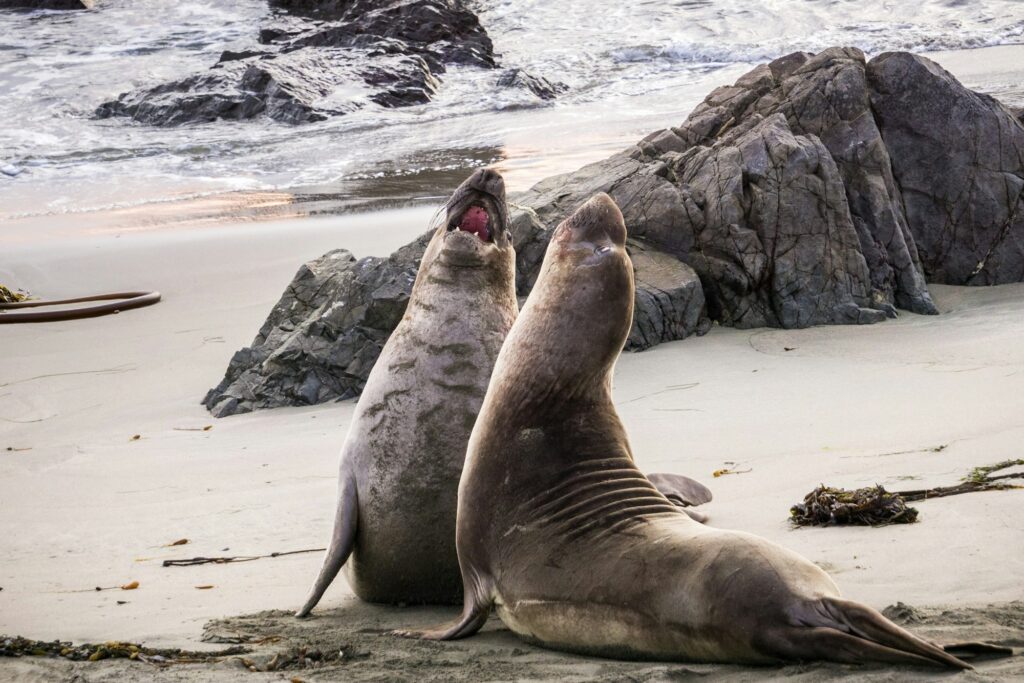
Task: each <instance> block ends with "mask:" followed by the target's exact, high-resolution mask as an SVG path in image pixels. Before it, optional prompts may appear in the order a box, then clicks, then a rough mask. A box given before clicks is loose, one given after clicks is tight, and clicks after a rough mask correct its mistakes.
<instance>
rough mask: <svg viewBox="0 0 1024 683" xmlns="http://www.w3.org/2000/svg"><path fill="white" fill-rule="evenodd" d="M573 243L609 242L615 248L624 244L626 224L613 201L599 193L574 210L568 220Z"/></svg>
mask: <svg viewBox="0 0 1024 683" xmlns="http://www.w3.org/2000/svg"><path fill="white" fill-rule="evenodd" d="M570 222H571V224H572V240H573V241H574V242H583V241H586V242H594V243H597V242H601V241H604V240H608V241H610V242H611V243H612V244H615V245H617V246H620V247H621V246H623V245H625V244H626V222H625V221H624V220H623V218H622V212H621V211H619V207H618V205H617V204H616V203H615V201H614V200H613V199H612V198H611V197H609V196H608V195H607V194H605V193H604V192H599V193H598V194H595V195H594V196H593V197H591V198H590V199H588V200H587V201H586V203H585V204H583V206H581V207H580V208H578V209H576V213H574V214H573V215H572V217H571V218H570Z"/></svg>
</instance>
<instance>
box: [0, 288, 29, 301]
mask: <svg viewBox="0 0 1024 683" xmlns="http://www.w3.org/2000/svg"><path fill="white" fill-rule="evenodd" d="M27 298H28V295H27V294H25V293H24V292H22V291H20V290H19V291H16V292H12V291H11V290H10V289H9V288H7V287H4V286H3V285H0V304H16V303H18V302H19V301H24V300H25V299H27Z"/></svg>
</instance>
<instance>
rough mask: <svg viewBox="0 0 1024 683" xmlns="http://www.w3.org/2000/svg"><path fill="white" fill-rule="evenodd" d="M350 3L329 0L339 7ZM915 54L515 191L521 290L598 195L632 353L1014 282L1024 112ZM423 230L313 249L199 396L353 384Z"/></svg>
mask: <svg viewBox="0 0 1024 683" xmlns="http://www.w3.org/2000/svg"><path fill="white" fill-rule="evenodd" d="M342 4H344V3H339V6H340V5H342ZM1019 113H1020V112H1011V111H1010V110H1009V109H1007V108H1005V107H1004V106H1003V105H1001V104H1000V103H998V102H997V101H995V100H994V99H992V98H990V97H987V96H985V95H980V94H978V93H974V92H971V91H969V90H967V89H966V88H964V87H963V86H962V85H960V83H958V82H957V81H956V79H954V78H953V77H952V76H951V75H949V74H948V73H947V72H945V71H944V70H942V69H941V68H940V67H938V65H936V64H934V63H933V62H931V61H929V60H927V59H926V58H924V57H920V56H916V55H911V54H909V53H887V54H883V55H880V56H878V57H876V58H875V59H873V60H871V62H868V63H865V59H864V55H863V54H862V53H861V52H860V51H859V50H856V49H854V48H831V49H829V50H825V51H823V52H821V53H819V54H817V55H811V54H808V53H794V54H791V55H787V56H785V57H782V58H780V59H777V60H775V61H773V62H771V63H769V64H763V65H761V66H759V67H757V68H755V69H753V70H752V71H751V72H749V73H748V74H746V75H744V76H742V77H741V78H740V79H739V80H737V81H736V83H735V84H733V85H731V86H725V87H722V88H718V89H716V90H715V91H713V92H712V93H711V94H709V95H708V96H707V98H705V100H704V102H703V103H701V104H700V105H699V106H698V107H697V108H696V109H695V110H694V111H693V112H692V113H691V114H690V116H689V117H688V118H687V119H686V121H684V122H683V123H682V124H681V125H680V126H678V127H672V128H667V129H664V130H660V131H656V132H654V133H652V134H650V135H648V136H647V137H645V138H644V139H643V140H641V141H639V142H638V143H637V144H636V145H634V146H632V147H630V148H629V149H626V150H624V151H622V152H620V153H618V154H615V155H612V156H611V157H609V158H607V159H604V160H602V161H599V162H596V163H593V164H590V165H588V166H585V167H583V168H581V169H579V170H578V171H575V172H573V173H568V174H564V175H559V176H554V177H551V178H547V179H544V180H542V181H540V182H539V183H537V184H536V185H534V186H533V187H532V188H530V189H529V190H527V191H525V192H522V193H519V194H518V195H516V196H513V197H511V198H510V199H511V201H510V202H509V204H510V207H511V209H512V211H511V214H510V223H511V229H512V233H513V237H514V243H515V248H516V290H517V294H518V295H519V297H520V299H522V298H523V297H526V296H528V295H529V292H530V290H531V289H532V287H533V284H534V283H535V282H536V278H537V274H538V270H539V267H540V264H541V261H542V260H543V257H544V251H545V249H546V248H547V243H548V240H549V238H550V234H551V230H552V229H553V228H554V227H555V226H556V225H557V224H558V223H559V222H560V221H562V220H563V219H565V218H566V217H567V216H569V215H570V214H571V213H572V212H573V211H574V210H575V209H576V208H577V207H578V206H579V205H580V204H582V203H583V202H584V201H586V200H587V199H589V198H590V197H591V196H592V195H593V194H594V193H596V192H607V193H608V194H609V195H611V197H612V198H613V199H614V200H615V201H616V203H617V204H618V205H619V207H620V208H621V209H622V213H623V216H624V218H625V221H626V226H627V229H628V231H629V240H628V242H627V248H628V250H629V252H630V254H631V256H632V258H633V264H634V269H635V276H636V284H637V292H636V301H635V309H634V321H633V327H632V330H631V332H630V335H629V338H628V340H627V343H626V348H627V349H631V350H642V349H645V348H649V347H651V346H654V345H656V344H659V343H662V342H666V341H672V340H676V339H683V338H685V337H687V336H690V335H693V334H703V333H704V332H705V331H706V330H707V329H708V327H709V326H710V324H711V321H715V322H718V323H720V324H723V325H730V326H735V327H741V328H749V327H758V326H772V327H784V328H797V327H806V326H810V325H820V324H863V323H874V322H878V321H880V320H883V319H884V318H885V317H886V316H894V315H896V311H897V309H904V310H908V311H911V312H914V313H922V314H934V313H936V310H935V307H934V304H933V303H932V300H931V296H930V295H929V293H928V287H927V284H926V278H927V280H928V281H934V282H942V283H949V284H972V285H983V284H998V283H1003V282H1019V281H1024V215H1022V213H1021V212H1020V210H1019V209H1020V203H1021V199H1022V193H1024V127H1022V125H1021V121H1020V120H1019V119H1018V118H1017V116H1016V115H1015V114H1019ZM424 244H425V242H424V240H423V238H420V239H419V240H417V241H415V242H413V243H411V244H409V245H407V246H406V247H403V248H402V249H400V250H399V251H397V252H396V253H395V254H392V256H390V257H388V258H386V259H382V258H368V259H362V260H360V261H355V259H354V258H353V257H352V256H351V255H350V254H348V252H344V251H341V250H339V251H337V252H331V254H328V255H326V256H324V257H322V258H321V259H318V260H317V261H314V262H312V263H310V264H308V265H307V266H305V267H304V268H303V269H302V270H300V271H299V274H298V275H297V276H296V280H295V281H294V282H293V283H292V285H291V286H290V287H289V290H288V291H287V292H286V293H285V295H284V296H283V297H282V299H281V301H280V302H279V303H278V305H277V306H276V307H275V308H274V310H273V311H272V313H271V315H270V317H269V318H268V320H267V322H266V323H265V324H264V327H263V329H261V331H260V334H259V335H258V336H257V338H256V340H255V342H254V343H253V345H252V346H251V347H249V348H246V349H243V350H241V351H239V352H238V353H237V354H236V355H235V357H234V358H233V359H232V361H231V365H230V366H229V368H228V371H227V376H226V377H225V379H224V381H223V382H221V384H220V385H219V386H218V387H217V388H216V389H214V390H211V392H210V393H209V394H208V395H207V397H206V401H205V402H206V405H207V406H208V407H210V409H211V411H212V412H213V413H214V414H215V415H218V416H221V415H229V414H232V413H236V412H245V411H248V410H253V409H255V408H261V407H270V406H277V405H295V404H307V403H315V402H320V401H324V400H329V399H333V398H341V397H348V396H353V395H355V394H356V393H358V391H359V390H360V389H361V387H362V383H363V382H365V379H366V376H367V374H368V373H369V370H370V367H371V366H372V364H373V362H374V360H375V359H376V357H377V354H379V352H380V349H381V347H382V346H383V344H384V341H385V340H386V338H387V335H388V334H389V333H390V331H391V330H392V329H393V328H394V326H395V325H396V324H397V322H398V320H399V319H400V317H401V315H402V311H404V306H405V302H406V301H407V300H408V294H409V291H410V288H411V285H412V281H413V277H414V275H415V272H416V267H417V264H418V259H419V257H420V256H421V255H422V250H423V247H424Z"/></svg>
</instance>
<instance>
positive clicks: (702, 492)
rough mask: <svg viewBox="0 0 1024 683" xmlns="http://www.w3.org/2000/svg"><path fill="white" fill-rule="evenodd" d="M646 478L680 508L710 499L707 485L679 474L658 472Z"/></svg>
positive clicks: (699, 503) (701, 503)
mask: <svg viewBox="0 0 1024 683" xmlns="http://www.w3.org/2000/svg"><path fill="white" fill-rule="evenodd" d="M647 479H648V480H649V481H650V482H651V483H652V484H654V488H656V489H658V490H659V491H661V493H662V495H664V496H665V497H666V498H668V499H669V500H670V501H672V502H673V503H675V504H676V505H678V506H679V507H681V508H683V507H691V506H694V505H703V504H704V503H707V502H708V501H710V500H711V490H710V489H708V487H707V486H705V485H704V484H702V483H700V482H699V481H695V480H693V479H690V478H689V477H684V476H683V475H681V474H666V473H664V472H658V473H657V474H648V475H647ZM691 516H692V515H691ZM697 521H701V520H697Z"/></svg>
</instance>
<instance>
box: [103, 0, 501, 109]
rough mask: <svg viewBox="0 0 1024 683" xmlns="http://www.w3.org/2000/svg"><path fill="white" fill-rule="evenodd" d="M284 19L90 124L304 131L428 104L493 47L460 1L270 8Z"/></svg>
mask: <svg viewBox="0 0 1024 683" xmlns="http://www.w3.org/2000/svg"><path fill="white" fill-rule="evenodd" d="M271 6H272V7H275V8H277V9H279V10H281V11H283V12H284V13H283V14H280V15H277V16H275V17H274V25H272V26H270V27H266V28H263V29H262V30H261V31H260V32H259V43H260V44H259V45H254V48H253V49H251V50H244V51H241V52H225V53H224V54H223V55H222V56H221V60H220V61H219V62H218V63H217V64H215V65H214V66H213V67H211V68H210V69H209V70H208V71H206V72H203V73H199V74H194V75H192V76H188V77H186V78H183V79H180V80H177V81H173V82H170V83H164V84H161V85H157V86H154V87H151V88H144V89H141V90H136V91H132V92H127V93H124V94H122V95H121V96H120V97H118V98H117V99H116V100H112V101H110V102H105V103H103V104H101V105H100V106H99V107H98V108H97V110H96V116H97V117H99V118H107V117H112V116H125V117H130V118H132V119H133V120H135V121H138V122H140V123H145V124H149V125H157V126H169V125H179V124H184V123H196V122H209V121H214V120H217V119H251V118H254V117H256V116H267V117H269V118H271V119H274V120H275V121H281V122H284V123H306V122H310V121H319V120H323V119H325V118H327V117H330V116H338V115H341V114H346V113H349V112H351V111H353V110H355V109H358V108H360V107H363V106H365V105H366V103H367V102H374V103H376V104H379V105H381V106H384V107H402V106H408V105H413V104H422V103H425V102H428V101H430V100H431V98H432V97H433V96H434V94H435V92H436V91H437V88H438V86H439V85H440V80H439V76H440V74H443V73H444V72H445V70H446V66H447V65H450V64H470V65H476V66H479V67H483V68H492V67H494V66H495V62H494V54H493V45H492V44H491V39H490V37H489V36H488V35H487V32H486V31H485V30H484V28H483V27H482V26H481V25H480V21H479V20H478V19H477V17H476V15H475V14H474V13H473V12H471V11H470V10H469V9H468V8H466V6H465V5H464V4H463V3H462V2H461V0H389V1H387V2H383V3H382V2H377V1H375V0H348V1H346V2H315V1H312V0H307V1H290V0H276V1H275V2H272V3H271Z"/></svg>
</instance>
